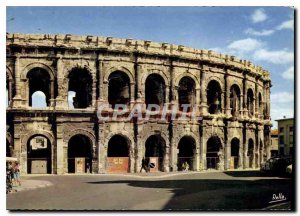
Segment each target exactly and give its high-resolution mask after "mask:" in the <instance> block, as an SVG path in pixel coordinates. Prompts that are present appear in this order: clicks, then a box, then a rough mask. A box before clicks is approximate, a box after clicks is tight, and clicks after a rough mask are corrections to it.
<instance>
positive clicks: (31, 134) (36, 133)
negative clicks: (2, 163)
mask: <svg viewBox="0 0 300 216" xmlns="http://www.w3.org/2000/svg"><path fill="white" fill-rule="evenodd" d="M36 136H42V137H45V138H46V139H47V140H49V142H50V148H51V150H50V154H51V160H50V159H49V162H50V161H51V162H50V163H49V166H50V167H51V168H50V169H51V170H47V173H54V172H55V167H54V164H55V163H54V152H55V148H54V146H55V138H54V136H53V134H52V133H51V132H50V131H45V130H36V131H32V132H29V133H27V134H26V136H25V137H23V138H22V141H23V142H22V147H21V153H25V152H26V158H23V159H21V161H20V163H21V164H24V165H25V166H24V167H22V168H21V169H22V171H23V172H25V173H28V172H29V171H30V172H32V170H31V168H30V167H31V164H30V163H28V160H29V158H28V145H29V141H30V140H31V139H32V138H34V137H36Z"/></svg>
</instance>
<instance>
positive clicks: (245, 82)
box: [244, 79, 249, 118]
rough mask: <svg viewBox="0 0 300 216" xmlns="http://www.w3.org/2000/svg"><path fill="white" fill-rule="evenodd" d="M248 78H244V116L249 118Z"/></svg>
mask: <svg viewBox="0 0 300 216" xmlns="http://www.w3.org/2000/svg"><path fill="white" fill-rule="evenodd" d="M247 88H248V85H247V80H246V79H245V80H244V118H249V113H248V107H247V99H248V98H247Z"/></svg>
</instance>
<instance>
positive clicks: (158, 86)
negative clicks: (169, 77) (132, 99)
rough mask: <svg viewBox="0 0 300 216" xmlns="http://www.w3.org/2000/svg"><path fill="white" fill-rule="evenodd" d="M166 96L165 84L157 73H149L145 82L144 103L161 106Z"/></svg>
mask: <svg viewBox="0 0 300 216" xmlns="http://www.w3.org/2000/svg"><path fill="white" fill-rule="evenodd" d="M165 97H166V84H165V81H164V79H163V78H162V77H161V76H160V75H158V74H150V75H149V76H148V77H147V79H146V84H145V103H146V105H147V106H148V105H149V104H156V105H159V106H163V104H164V103H165Z"/></svg>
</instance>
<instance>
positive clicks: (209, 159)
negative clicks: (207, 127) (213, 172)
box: [206, 136, 222, 169]
mask: <svg viewBox="0 0 300 216" xmlns="http://www.w3.org/2000/svg"><path fill="white" fill-rule="evenodd" d="M221 150H222V143H221V140H220V138H219V137H217V136H212V137H211V138H209V139H208V140H207V147H206V163H207V164H206V166H207V169H219V164H220V162H221V161H220V156H221V154H222V152H221Z"/></svg>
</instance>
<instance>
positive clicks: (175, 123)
mask: <svg viewBox="0 0 300 216" xmlns="http://www.w3.org/2000/svg"><path fill="white" fill-rule="evenodd" d="M6 39H7V42H6V50H7V56H6V64H7V65H6V76H7V80H6V89H7V98H8V101H7V111H6V112H7V121H6V124H7V129H6V134H7V135H6V146H7V155H13V156H15V157H18V158H19V160H20V162H21V165H22V166H21V172H22V173H41V172H44V173H45V172H47V173H53V174H54V173H57V174H63V173H74V172H76V170H77V171H78V170H81V172H83V170H84V171H87V167H90V168H91V170H92V171H93V172H94V173H105V172H138V171H139V170H140V167H141V162H142V158H143V157H154V158H156V159H157V161H156V162H157V167H156V168H157V169H158V170H160V171H165V172H169V171H177V170H180V169H181V164H182V163H183V162H184V161H187V162H188V163H189V165H190V166H189V167H190V169H191V170H195V171H199V170H205V169H218V170H227V169H245V168H258V167H260V164H261V163H262V162H263V161H264V160H266V159H267V158H269V157H270V125H271V122H270V88H271V80H270V76H269V73H268V72H267V71H265V70H263V69H262V68H261V67H259V66H255V65H253V64H252V63H251V62H250V61H246V60H240V59H238V58H236V57H234V56H229V55H224V54H220V53H216V52H213V51H207V50H197V49H194V48H188V47H184V46H182V45H171V44H168V43H156V42H151V41H140V40H133V39H118V38H111V37H97V36H74V35H69V34H67V35H48V34H45V35H44V34H39V35H38V34H36V35H31V34H30V35H27V34H7V36H6ZM36 96H39V97H40V98H41V96H42V98H43V101H44V102H43V104H41V103H40V101H36V100H35V97H36ZM103 104H110V105H111V106H112V108H108V109H106V110H104V111H105V115H107V116H111V115H112V114H113V111H114V109H115V105H116V104H126V105H129V107H130V109H131V107H133V106H134V105H136V104H141V105H142V106H143V107H144V108H145V107H147V106H148V105H149V104H156V105H159V106H165V107H167V108H168V110H169V109H170V108H172V107H177V108H178V114H180V113H182V112H187V113H188V114H190V110H186V111H184V110H182V109H181V105H182V104H189V105H192V106H194V107H195V108H196V115H197V116H199V117H201V119H200V120H180V119H176V120H170V118H166V119H163V120H161V117H160V116H152V117H151V119H149V120H143V121H140V120H137V119H135V118H134V119H132V120H126V119H125V118H124V117H123V116H120V117H119V118H118V119H117V120H107V121H105V120H101V119H99V118H98V115H97V112H98V111H99V110H98V109H99V106H100V105H103ZM129 111H130V110H129ZM129 111H128V112H129ZM142 112H143V115H144V114H145V113H146V110H145V109H143V110H142ZM127 114H128V113H125V114H124V115H127ZM45 167H47V168H45Z"/></svg>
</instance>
